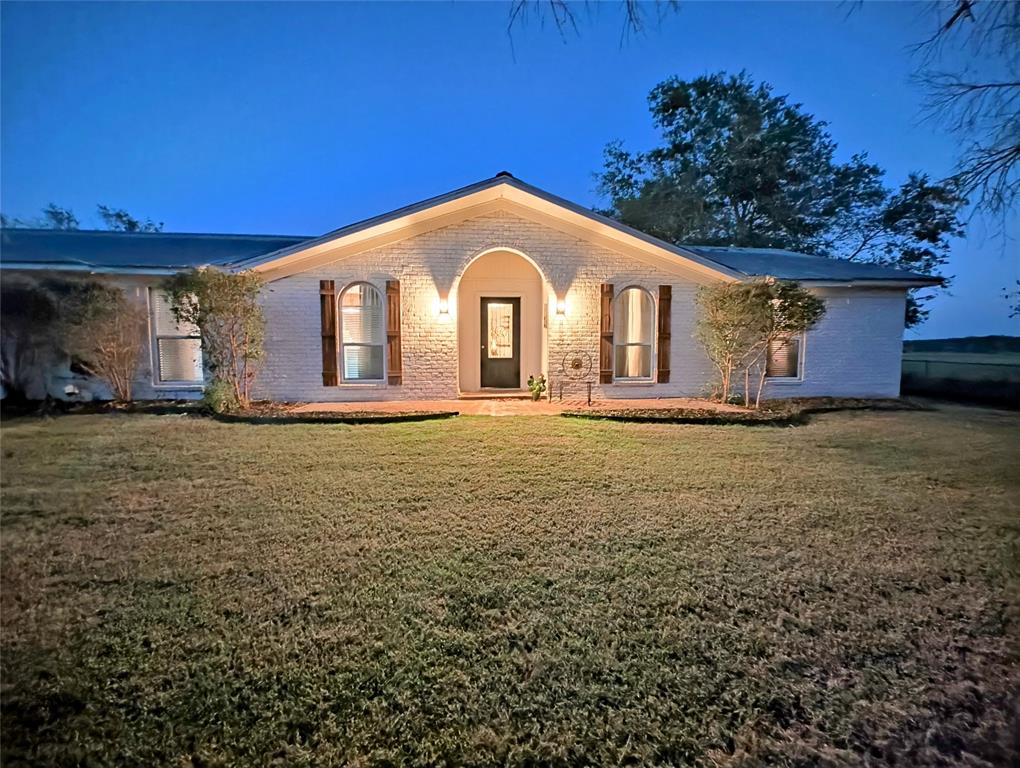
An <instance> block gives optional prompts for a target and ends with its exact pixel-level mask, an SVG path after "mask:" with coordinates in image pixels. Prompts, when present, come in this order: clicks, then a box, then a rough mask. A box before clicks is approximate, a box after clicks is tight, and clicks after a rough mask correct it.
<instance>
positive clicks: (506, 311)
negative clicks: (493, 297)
mask: <svg viewBox="0 0 1020 768" xmlns="http://www.w3.org/2000/svg"><path fill="white" fill-rule="evenodd" d="M488 351H489V358H490V359H509V358H511V357H513V356H514V305H513V304H497V303H495V302H492V303H490V304H489V345H488Z"/></svg>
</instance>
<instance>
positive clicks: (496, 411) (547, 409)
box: [291, 397, 743, 416]
mask: <svg viewBox="0 0 1020 768" xmlns="http://www.w3.org/2000/svg"><path fill="white" fill-rule="evenodd" d="M621 408H640V409H642V410H651V409H672V408H697V409H700V410H713V411H740V410H743V409H742V408H739V407H737V406H735V405H724V404H723V403H713V402H711V401H709V400H699V399H697V398H693V397H664V398H659V399H645V400H596V401H594V402H593V403H592V404H591V406H590V409H591V410H593V411H599V410H616V409H621ZM588 409H589V406H588V404H587V401H586V400H585V399H584V398H581V399H569V398H568V399H564V400H562V401H560V400H554V401H553V402H551V403H550V402H549V401H548V400H541V401H539V402H537V403H534V402H532V401H531V400H519V399H511V398H491V399H479V398H470V399H463V400H384V401H378V402H364V403H305V404H304V405H298V406H295V407H294V408H293V409H291V412H292V413H365V412H371V413H407V412H409V411H457V412H459V413H461V414H464V415H466V416H525V415H528V416H534V415H539V414H559V413H562V412H563V411H575V410H588Z"/></svg>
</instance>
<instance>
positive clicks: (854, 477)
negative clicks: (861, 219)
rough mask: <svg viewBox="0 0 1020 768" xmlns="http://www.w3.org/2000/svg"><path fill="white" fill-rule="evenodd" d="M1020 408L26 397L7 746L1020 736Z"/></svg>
mask: <svg viewBox="0 0 1020 768" xmlns="http://www.w3.org/2000/svg"><path fill="white" fill-rule="evenodd" d="M1018 427H1020V417H1018V416H1017V415H1016V414H1012V415H1009V414H1003V413H997V412H993V411H982V410H976V409H966V408H952V409H946V410H943V411H940V412H906V413H904V412H857V413H839V414H830V415H826V416H822V417H819V418H817V419H815V420H814V421H812V423H811V424H809V425H808V426H806V427H803V428H799V429H756V430H747V429H741V428H740V427H736V426H728V427H712V426H682V427H678V426H675V425H657V424H620V423H613V422H591V421H580V420H570V419H558V418H550V417H541V416H536V417H516V418H504V419H492V418H484V417H460V418H458V419H451V420H444V421H428V422H420V423H410V424H389V425H365V426H360V427H350V426H343V425H341V426H337V425H273V426H254V425H248V424H224V423H220V422H216V421H212V420H206V419H195V418H189V417H173V416H145V415H141V416H139V415H117V414H108V415H93V416H68V417H64V418H59V419H54V420H49V421H42V420H37V419H23V420H18V421H15V422H11V423H9V424H7V425H5V427H4V429H3V432H2V443H3V452H4V459H3V464H2V498H0V501H2V505H3V537H2V543H0V555H2V560H0V568H2V578H3V590H2V595H0V597H2V603H0V607H2V619H3V637H2V648H0V650H2V655H0V665H2V685H3V688H2V705H3V717H2V736H3V752H4V764H5V765H7V766H16V765H78V764H81V765H84V764H88V765H113V764H116V765H139V766H143V765H144V766H156V765H172V766H181V765H204V766H215V765H222V766H231V765H245V764H254V765H265V764H272V763H274V762H275V763H277V764H287V765H343V764H350V765H393V764H409V765H435V764H446V765H458V764H475V765H483V764H510V765H538V764H548V765H586V764H623V763H628V764H649V763H658V764H671V765H704V766H723V765H727V766H728V765H763V764H769V765H802V766H817V765H893V764H895V765H911V766H913V765H973V766H978V765H1006V764H1009V763H1010V762H1011V761H1013V760H1015V759H1016V758H1017V752H1016V746H1017V745H1016V744H1015V743H1014V742H1013V741H1011V739H1012V738H1013V737H1012V736H1011V733H1015V727H1016V720H1015V719H1014V715H1013V712H1012V710H1011V707H1012V706H1013V704H1012V702H1013V701H1014V699H1013V698H1012V697H1013V696H1014V694H1015V692H1016V690H1017V683H1018V679H1020V674H1018V669H1017V666H1016V658H1015V656H1014V655H1013V650H1014V649H1015V644H1014V641H1015V637H1016V630H1017V619H1018V617H1017V614H1016V605H1017V592H1016V587H1017V584H1018V562H1017V551H1018V550H1017V543H1018V515H1017V510H1018V508H1020V473H1018V472H1017V466H1018V462H1020V428H1018ZM1011 729H1012V730H1011Z"/></svg>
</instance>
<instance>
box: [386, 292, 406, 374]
mask: <svg viewBox="0 0 1020 768" xmlns="http://www.w3.org/2000/svg"><path fill="white" fill-rule="evenodd" d="M386 359H387V363H388V366H389V368H388V371H389V383H390V384H391V385H398V384H400V383H402V382H403V380H404V379H403V360H402V358H401V355H400V281H399V280H387V281H386Z"/></svg>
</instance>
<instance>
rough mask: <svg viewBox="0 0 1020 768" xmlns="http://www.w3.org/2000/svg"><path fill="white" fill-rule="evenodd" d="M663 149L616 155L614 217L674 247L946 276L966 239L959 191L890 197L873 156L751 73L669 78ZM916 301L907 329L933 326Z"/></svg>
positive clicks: (660, 90)
mask: <svg viewBox="0 0 1020 768" xmlns="http://www.w3.org/2000/svg"><path fill="white" fill-rule="evenodd" d="M648 100H649V105H650V110H651V113H652V119H653V122H654V123H655V126H656V127H657V128H658V129H659V131H660V135H661V140H660V142H659V144H658V146H656V147H654V148H652V149H650V150H647V151H645V152H638V153H632V152H630V151H628V150H627V149H625V148H624V147H623V146H622V145H621V144H620V143H618V142H617V143H612V144H610V145H609V146H608V147H607V148H606V152H605V159H604V160H605V162H604V166H603V169H602V171H601V173H600V174H599V183H600V191H601V192H602V193H603V194H604V195H605V196H606V197H607V198H608V200H609V203H610V206H609V210H608V213H609V214H610V215H612V216H615V217H616V218H618V219H620V220H621V221H623V222H624V223H626V224H629V225H631V226H633V227H636V228H637V229H641V230H643V231H645V232H648V233H649V234H652V235H655V236H657V237H660V238H662V239H664V240H668V241H670V242H673V243H701V244H711V245H726V246H746V247H758V248H766V247H767V248H785V249H790V250H795V251H802V252H805V253H814V254H820V255H825V256H837V257H842V258H847V259H851V260H856V261H862V262H871V263H880V264H886V265H892V266H897V267H900V268H904V269H909V270H914V271H919V272H924V273H928V274H938V272H939V269H940V267H942V266H943V265H944V264H945V263H946V261H947V260H948V255H949V239H950V238H951V237H954V236H961V235H962V234H963V224H962V222H961V221H960V219H959V217H958V211H959V209H960V207H961V206H962V205H963V202H964V200H963V198H962V196H961V195H960V194H959V192H958V190H957V189H956V186H955V184H954V183H952V182H949V183H939V182H935V181H932V180H931V179H930V178H929V177H928V176H926V175H925V174H923V173H916V174H911V175H910V176H909V177H908V179H907V180H906V181H905V182H903V183H902V184H901V185H899V186H898V187H896V188H888V187H887V186H886V185H885V183H884V180H883V171H882V169H881V168H879V167H878V166H876V165H874V164H873V163H870V162H868V159H867V157H866V155H864V154H863V153H859V154H855V155H852V156H851V157H850V158H849V159H848V160H846V161H845V162H840V161H839V160H837V158H836V144H835V142H834V141H833V140H832V137H831V136H830V135H829V133H828V131H827V129H826V124H825V123H824V122H822V121H820V120H818V119H816V118H815V117H814V116H813V115H810V114H808V113H807V112H805V111H804V110H803V109H802V107H801V105H800V104H797V103H794V102H791V101H790V100H789V99H788V98H787V97H786V96H782V95H777V94H776V93H774V91H773V89H772V87H771V86H770V85H769V84H767V83H755V82H754V81H752V80H751V78H750V77H749V76H748V75H747V74H745V73H741V74H739V75H735V76H731V75H725V74H716V75H710V76H705V77H698V78H694V79H693V80H682V79H680V78H675V77H674V78H670V79H668V80H666V81H664V82H662V83H660V84H659V85H658V86H656V87H655V88H654V89H653V90H652V92H651V94H650V95H649V99H648ZM931 295H932V294H931V292H926V293H924V294H921V295H916V294H915V295H914V296H912V297H911V301H910V302H909V306H908V316H907V322H908V323H909V324H914V323H917V322H920V321H921V320H923V319H924V317H925V314H926V312H925V310H924V308H923V303H924V301H925V300H927V299H928V298H931Z"/></svg>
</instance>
